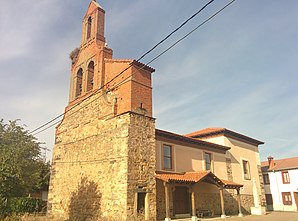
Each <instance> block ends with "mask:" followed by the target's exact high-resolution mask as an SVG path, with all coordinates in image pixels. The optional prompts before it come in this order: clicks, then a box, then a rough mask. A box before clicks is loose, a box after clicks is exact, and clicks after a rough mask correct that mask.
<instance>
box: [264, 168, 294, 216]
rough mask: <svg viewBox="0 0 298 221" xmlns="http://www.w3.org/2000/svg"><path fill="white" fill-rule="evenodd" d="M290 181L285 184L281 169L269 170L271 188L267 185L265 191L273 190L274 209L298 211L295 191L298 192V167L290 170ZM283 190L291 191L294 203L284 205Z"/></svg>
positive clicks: (267, 192)
mask: <svg viewBox="0 0 298 221" xmlns="http://www.w3.org/2000/svg"><path fill="white" fill-rule="evenodd" d="M288 172H289V176H290V183H289V184H283V181H282V175H281V171H277V172H269V173H268V174H269V179H270V188H269V187H268V185H265V192H266V194H269V193H270V192H269V191H271V194H272V198H273V209H274V210H278V211H297V205H296V202H295V198H294V192H298V169H296V170H288ZM282 192H291V196H292V205H283V199H282V194H281V193H282Z"/></svg>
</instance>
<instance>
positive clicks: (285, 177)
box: [281, 171, 290, 184]
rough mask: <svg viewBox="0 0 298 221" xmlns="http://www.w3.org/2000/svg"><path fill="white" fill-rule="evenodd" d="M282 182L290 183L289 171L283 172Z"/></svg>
mask: <svg viewBox="0 0 298 221" xmlns="http://www.w3.org/2000/svg"><path fill="white" fill-rule="evenodd" d="M281 176H282V182H283V183H284V184H288V183H290V175H289V172H288V171H284V172H281Z"/></svg>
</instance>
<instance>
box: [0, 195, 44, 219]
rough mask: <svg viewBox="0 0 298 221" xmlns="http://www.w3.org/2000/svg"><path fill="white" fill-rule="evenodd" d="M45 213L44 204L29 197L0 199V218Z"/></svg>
mask: <svg viewBox="0 0 298 221" xmlns="http://www.w3.org/2000/svg"><path fill="white" fill-rule="evenodd" d="M45 211H46V203H45V202H43V201H42V200H40V199H34V198H29V197H18V198H9V199H5V198H1V197H0V217H2V218H3V217H6V216H9V215H12V214H15V215H19V214H25V213H40V212H45Z"/></svg>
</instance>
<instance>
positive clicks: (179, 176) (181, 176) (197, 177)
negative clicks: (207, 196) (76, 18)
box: [155, 170, 243, 188]
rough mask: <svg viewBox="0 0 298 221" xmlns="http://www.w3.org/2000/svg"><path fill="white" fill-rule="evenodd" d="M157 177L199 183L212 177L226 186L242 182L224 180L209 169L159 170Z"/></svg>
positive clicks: (236, 186) (164, 179)
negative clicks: (180, 171) (173, 171)
mask: <svg viewBox="0 0 298 221" xmlns="http://www.w3.org/2000/svg"><path fill="white" fill-rule="evenodd" d="M155 177H156V178H157V179H159V180H162V181H165V182H167V183H171V182H183V183H197V182H199V181H203V180H204V179H205V178H207V177H208V178H211V179H212V180H213V182H214V183H216V185H218V186H222V187H224V188H239V187H242V186H243V185H242V184H238V183H234V182H232V181H227V180H222V179H219V178H218V177H217V176H215V175H214V174H213V173H212V172H210V171H207V170H202V171H197V172H183V173H169V172H161V171H157V172H156V175H155Z"/></svg>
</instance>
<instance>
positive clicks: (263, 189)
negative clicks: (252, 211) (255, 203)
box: [258, 165, 267, 207]
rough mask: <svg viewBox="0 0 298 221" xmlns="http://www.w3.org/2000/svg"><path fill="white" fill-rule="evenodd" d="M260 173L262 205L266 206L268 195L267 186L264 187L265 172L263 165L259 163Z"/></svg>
mask: <svg viewBox="0 0 298 221" xmlns="http://www.w3.org/2000/svg"><path fill="white" fill-rule="evenodd" d="M258 173H259V180H260V186H261V193H260V194H261V195H260V198H261V201H260V202H261V206H264V207H266V205H267V203H266V196H265V187H264V179H263V174H262V167H261V165H258Z"/></svg>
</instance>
